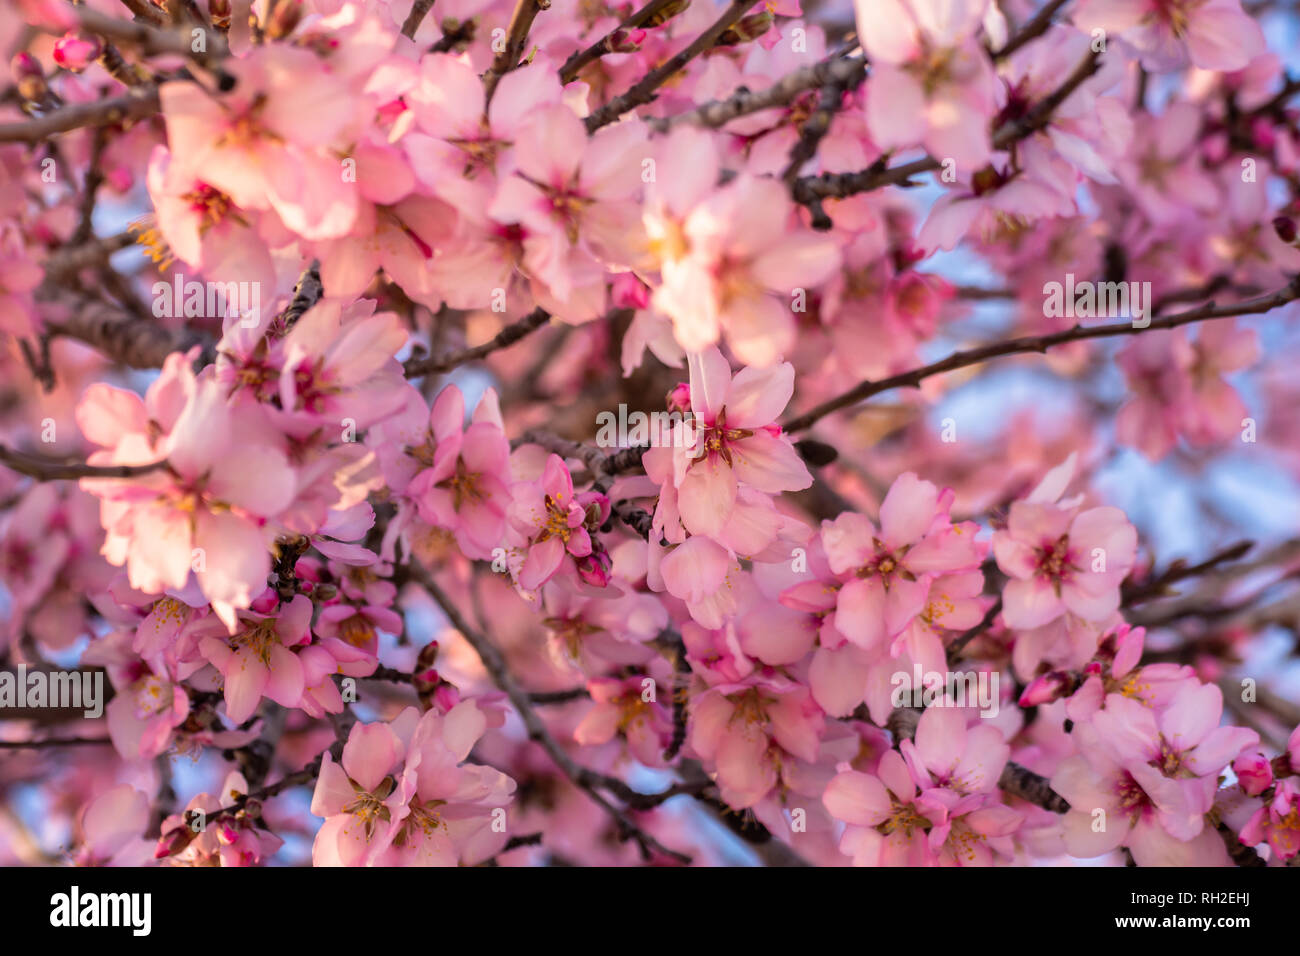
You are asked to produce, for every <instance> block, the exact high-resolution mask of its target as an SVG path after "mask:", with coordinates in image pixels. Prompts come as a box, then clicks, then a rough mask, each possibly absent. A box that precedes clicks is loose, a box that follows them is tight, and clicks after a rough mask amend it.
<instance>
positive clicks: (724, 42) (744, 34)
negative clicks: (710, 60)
mask: <svg viewBox="0 0 1300 956" xmlns="http://www.w3.org/2000/svg"><path fill="white" fill-rule="evenodd" d="M775 19H776V17H775V16H774V15H773V14H772V12H771V11H770V10H764V11H763V12H762V13H751V14H750V15H749V16H747V17H741V18H740V19H739V20H738V21H736V25H735V26H733V27H732V28H731V29H729V30H726V31H724V32H723V34H722V36H720V37H718V42H717V44H716V45H717V46H735V45H736V44H738V43H749V42H750V41H751V40H757V39H758V38H759V37H761V36H762V35H763V34H764V33H766V32H767V31H768V30H770V29H771V28H772V22H773V21H774V20H775Z"/></svg>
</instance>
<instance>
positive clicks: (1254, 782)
mask: <svg viewBox="0 0 1300 956" xmlns="http://www.w3.org/2000/svg"><path fill="white" fill-rule="evenodd" d="M1232 772H1233V773H1235V774H1236V775H1237V780H1238V781H1239V782H1240V783H1241V789H1242V790H1244V791H1245V792H1246V793H1248V794H1250V796H1252V797H1258V796H1259V795H1260V794H1261V793H1263V792H1264V791H1265V790H1267V789H1268V788H1269V787H1270V786H1272V784H1273V765H1272V764H1271V763H1269V760H1268V758H1267V757H1265V756H1264V755H1263V754H1262V753H1260V752H1259V751H1258V750H1257V751H1255V752H1254V753H1244V754H1242V755H1241V756H1239V757H1238V758H1237V759H1236V760H1234V761H1233V762H1232Z"/></svg>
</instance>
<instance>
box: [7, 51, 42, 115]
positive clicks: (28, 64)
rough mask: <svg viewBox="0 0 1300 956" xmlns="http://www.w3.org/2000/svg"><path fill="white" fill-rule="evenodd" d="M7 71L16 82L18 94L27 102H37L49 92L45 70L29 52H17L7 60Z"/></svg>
mask: <svg viewBox="0 0 1300 956" xmlns="http://www.w3.org/2000/svg"><path fill="white" fill-rule="evenodd" d="M9 72H10V74H11V75H12V76H13V78H14V82H15V83H16V84H18V95H19V96H21V97H22V98H23V99H24V100H26V101H27V102H29V103H39V102H40V101H41V100H43V99H44V98H45V94H46V93H48V92H49V87H48V86H46V85H45V71H44V70H43V69H41V64H40V61H39V60H37V59H36V57H34V56H32V55H31V54H30V53H18V54H16V55H15V56H14V58H13V59H12V60H11V61H9Z"/></svg>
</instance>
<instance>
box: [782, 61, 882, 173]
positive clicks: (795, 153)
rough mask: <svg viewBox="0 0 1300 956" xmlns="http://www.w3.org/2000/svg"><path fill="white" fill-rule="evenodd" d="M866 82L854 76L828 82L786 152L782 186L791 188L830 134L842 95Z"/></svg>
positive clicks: (842, 98) (858, 75)
mask: <svg viewBox="0 0 1300 956" xmlns="http://www.w3.org/2000/svg"><path fill="white" fill-rule="evenodd" d="M864 79H866V73H865V72H862V73H857V74H855V75H854V76H853V77H851V78H850V79H848V80H843V81H841V80H838V79H832V80H830V81H829V82H828V83H827V84H826V85H825V86H823V87H822V92H821V96H820V97H819V98H818V100H817V109H815V110H814V111H813V113H812V115H811V116H809V117H808V118H807V119H806V120H805V121H804V124H803V128H802V129H801V130H800V131H799V139H798V141H797V142H796V143H795V144H794V147H793V148H792V149H791V150H790V161H789V163H787V164H786V167H785V172H784V173H783V174H782V176H781V179H782V181H783V182H784V183H785V184H786V186H793V185H794V181H795V180H796V179H798V178H799V170H801V169H803V167H804V164H805V163H807V162H808V161H809V160H810V159H812V158H813V156H815V155H816V154H817V147H818V146H819V145H821V141H822V140H823V139H824V138H825V136H826V134H827V133H829V132H830V130H831V122H832V121H833V120H834V118H835V114H836V113H838V112H839V110H840V107H841V106H842V105H843V104H844V94H845V93H846V92H847V91H848V90H850V89H853V87H854V86H856V85H857V84H860V83H861V82H862V81H863V80H864Z"/></svg>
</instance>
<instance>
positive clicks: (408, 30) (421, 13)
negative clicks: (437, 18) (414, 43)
mask: <svg viewBox="0 0 1300 956" xmlns="http://www.w3.org/2000/svg"><path fill="white" fill-rule="evenodd" d="M432 9H433V0H415V3H414V4H413V5H412V7H411V12H410V13H408V14H407V15H406V20H405V21H404V22H403V23H402V36H404V37H406V38H407V39H408V40H414V39H415V31H416V30H418V29H420V24H421V23H423V22H424V18H425V17H426V16H428V13H429V11H430V10H432Z"/></svg>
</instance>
